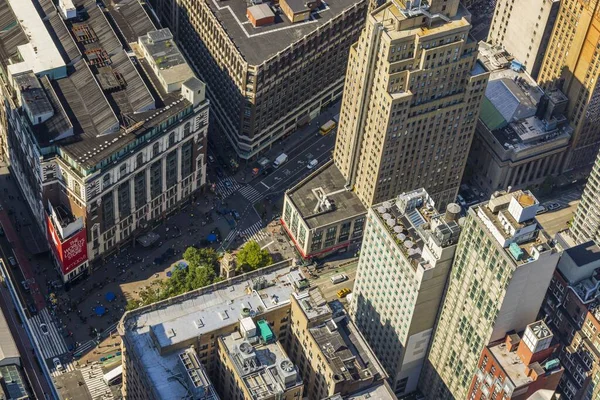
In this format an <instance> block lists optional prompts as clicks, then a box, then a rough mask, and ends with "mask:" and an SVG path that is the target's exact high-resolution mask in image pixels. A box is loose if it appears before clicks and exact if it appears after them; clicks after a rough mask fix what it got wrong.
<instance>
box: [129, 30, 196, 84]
mask: <svg viewBox="0 0 600 400" xmlns="http://www.w3.org/2000/svg"><path fill="white" fill-rule="evenodd" d="M139 43H140V44H141V45H142V46H143V47H144V49H145V51H146V52H147V53H148V54H149V56H150V60H148V61H151V63H152V66H153V67H154V68H156V69H157V70H158V71H156V72H157V73H158V74H159V75H160V76H161V78H162V79H163V80H164V81H165V83H166V84H167V85H169V84H173V83H176V82H183V81H185V80H187V79H189V78H192V77H193V76H194V73H193V72H192V69H191V68H190V66H189V65H188V64H187V61H186V60H185V58H183V54H181V51H179V48H178V47H177V44H175V40H173V35H172V34H171V31H170V30H169V29H166V28H165V29H159V30H157V31H152V32H148V33H147V34H146V35H143V36H140V38H139Z"/></svg>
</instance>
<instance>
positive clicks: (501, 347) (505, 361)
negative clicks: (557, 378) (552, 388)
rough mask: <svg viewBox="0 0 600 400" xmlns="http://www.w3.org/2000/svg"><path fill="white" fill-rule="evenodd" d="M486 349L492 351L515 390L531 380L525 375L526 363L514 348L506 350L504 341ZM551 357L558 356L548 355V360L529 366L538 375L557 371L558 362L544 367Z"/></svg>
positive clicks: (558, 368) (559, 368)
mask: <svg viewBox="0 0 600 400" xmlns="http://www.w3.org/2000/svg"><path fill="white" fill-rule="evenodd" d="M521 340H523V338H521ZM488 350H489V351H490V353H492V355H493V356H494V358H495V359H496V361H497V362H498V364H500V365H501V366H502V369H503V370H504V372H505V373H506V376H507V377H508V378H509V379H510V380H511V382H512V383H513V384H514V386H515V388H514V390H515V391H516V390H517V389H518V388H520V387H523V386H527V385H528V384H530V383H531V382H533V379H532V378H530V377H529V376H527V373H526V368H527V365H525V364H524V363H523V361H521V358H520V357H519V356H518V355H517V350H516V349H515V351H508V349H507V347H506V344H505V343H504V342H499V343H496V344H494V345H490V346H488ZM553 358H556V359H557V358H558V356H555V357H552V356H550V358H549V359H548V360H542V361H541V362H534V363H532V364H530V365H529V368H531V369H534V370H535V371H536V373H537V374H538V375H543V374H546V373H553V372H559V371H560V370H561V367H560V364H558V365H557V366H554V365H552V364H549V365H548V367H546V362H547V361H550V360H551V359H553Z"/></svg>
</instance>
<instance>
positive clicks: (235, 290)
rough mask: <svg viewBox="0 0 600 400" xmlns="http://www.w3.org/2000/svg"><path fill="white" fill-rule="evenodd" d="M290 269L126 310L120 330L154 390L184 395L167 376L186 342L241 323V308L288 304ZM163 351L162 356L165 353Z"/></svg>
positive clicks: (260, 310) (246, 276)
mask: <svg viewBox="0 0 600 400" xmlns="http://www.w3.org/2000/svg"><path fill="white" fill-rule="evenodd" d="M290 271H291V269H290V267H283V268H265V269H261V270H259V271H254V272H252V273H248V274H244V275H241V276H239V277H235V278H233V279H230V280H227V281H223V282H219V283H217V284H214V285H211V286H208V287H205V288H202V289H198V290H195V291H192V292H189V293H186V294H184V295H181V296H177V297H174V298H171V299H169V300H165V301H162V302H159V303H155V304H152V305H150V306H146V307H143V308H140V309H137V310H134V311H130V312H127V313H125V315H124V316H123V318H122V319H121V322H120V326H119V331H120V332H121V335H123V336H125V337H126V340H128V342H129V343H132V344H133V348H132V349H130V350H129V351H133V352H135V354H136V357H137V358H138V359H139V360H140V364H141V365H142V366H143V368H144V369H145V372H146V374H147V375H148V377H149V380H150V381H151V382H153V383H154V386H153V390H154V392H155V393H156V395H157V396H158V398H161V399H173V398H183V397H185V395H186V390H185V388H184V387H182V386H181V385H180V384H179V383H178V382H177V381H174V380H169V379H168V378H169V376H170V375H169V374H170V373H169V371H170V370H174V368H175V367H176V365H177V363H178V356H177V354H175V353H174V352H173V351H172V350H171V349H176V348H177V347H178V345H180V344H181V343H183V342H186V341H189V340H191V339H193V338H197V337H199V336H201V335H204V334H207V333H209V332H211V331H214V330H216V329H220V328H223V327H226V326H229V325H233V324H237V323H239V320H240V319H241V318H242V317H243V315H242V309H244V308H248V309H250V315H251V316H252V315H255V316H260V314H261V313H263V312H266V311H270V310H273V309H276V308H279V307H284V306H288V305H289V302H290V296H291V295H292V293H293V292H294V287H293V285H291V284H290V280H289V278H288V277H287V274H288V273H289V272H290ZM161 353H162V354H161Z"/></svg>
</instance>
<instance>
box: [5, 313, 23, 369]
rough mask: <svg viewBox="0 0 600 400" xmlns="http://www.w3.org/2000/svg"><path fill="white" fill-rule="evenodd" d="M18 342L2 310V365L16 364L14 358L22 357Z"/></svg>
mask: <svg viewBox="0 0 600 400" xmlns="http://www.w3.org/2000/svg"><path fill="white" fill-rule="evenodd" d="M20 357H21V356H20V354H19V350H18V349H17V344H16V343H15V339H14V338H13V335H12V333H11V332H10V329H9V327H8V323H7V322H6V318H5V317H4V313H3V312H2V310H0V365H9V364H14V362H12V361H13V360H14V359H18V358H20Z"/></svg>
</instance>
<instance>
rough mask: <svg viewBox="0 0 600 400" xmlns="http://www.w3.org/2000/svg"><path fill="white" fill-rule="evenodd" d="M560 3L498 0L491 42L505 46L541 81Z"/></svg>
mask: <svg viewBox="0 0 600 400" xmlns="http://www.w3.org/2000/svg"><path fill="white" fill-rule="evenodd" d="M559 5H560V0H528V1H521V2H518V3H516V4H515V2H514V1H512V0H498V1H497V2H496V9H495V10H494V18H493V19H492V24H491V26H490V32H489V34H488V38H487V41H488V42H489V43H491V44H493V45H498V46H501V47H502V48H504V49H506V50H507V51H508V52H509V53H510V54H512V55H513V56H514V57H515V59H516V60H517V61H519V62H520V63H521V64H523V66H524V67H525V69H526V70H527V72H529V74H530V75H531V76H532V77H533V79H537V77H538V74H539V72H540V68H541V66H542V61H543V60H544V54H545V53H546V47H547V46H548V42H549V41H550V36H551V34H552V28H554V22H555V21H556V15H557V14H558V8H559Z"/></svg>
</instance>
